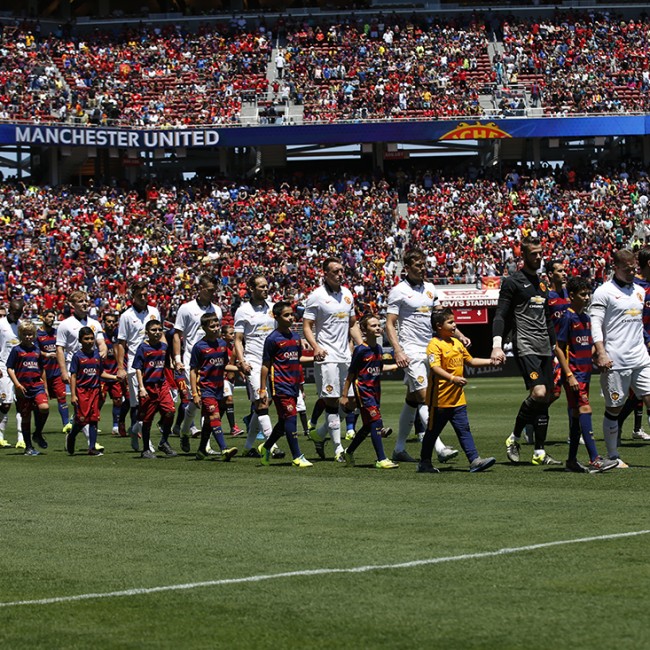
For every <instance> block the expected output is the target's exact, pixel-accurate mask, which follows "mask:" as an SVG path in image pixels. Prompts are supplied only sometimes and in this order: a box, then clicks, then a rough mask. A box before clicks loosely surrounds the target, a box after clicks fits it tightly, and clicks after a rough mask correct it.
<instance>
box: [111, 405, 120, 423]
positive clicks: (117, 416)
mask: <svg viewBox="0 0 650 650" xmlns="http://www.w3.org/2000/svg"><path fill="white" fill-rule="evenodd" d="M121 410H122V405H121V404H118V405H117V406H115V405H113V426H114V427H116V426H117V423H118V422H119V421H120V412H121Z"/></svg>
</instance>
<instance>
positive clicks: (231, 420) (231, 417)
mask: <svg viewBox="0 0 650 650" xmlns="http://www.w3.org/2000/svg"><path fill="white" fill-rule="evenodd" d="M226 417H227V418H228V426H229V427H230V430H231V431H232V430H233V429H234V428H235V405H234V404H226Z"/></svg>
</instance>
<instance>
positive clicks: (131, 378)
mask: <svg viewBox="0 0 650 650" xmlns="http://www.w3.org/2000/svg"><path fill="white" fill-rule="evenodd" d="M126 381H127V382H128V384H129V405H130V406H131V408H133V407H134V406H137V405H138V404H139V403H140V402H139V401H138V393H139V392H140V388H139V387H138V377H137V375H136V374H135V370H129V371H128V372H127V374H126Z"/></svg>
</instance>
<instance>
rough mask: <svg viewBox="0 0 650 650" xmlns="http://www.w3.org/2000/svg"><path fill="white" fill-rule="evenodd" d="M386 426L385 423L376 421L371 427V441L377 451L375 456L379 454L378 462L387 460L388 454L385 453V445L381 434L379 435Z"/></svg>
mask: <svg viewBox="0 0 650 650" xmlns="http://www.w3.org/2000/svg"><path fill="white" fill-rule="evenodd" d="M383 426H384V423H383V422H382V421H381V420H376V421H375V422H373V423H372V424H371V425H370V440H371V441H372V446H373V447H374V449H375V454H377V460H385V459H386V452H385V451H384V443H383V441H382V439H381V434H380V433H379V431H380V429H381V428H382V427H383Z"/></svg>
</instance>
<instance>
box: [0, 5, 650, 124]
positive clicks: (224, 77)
mask: <svg viewBox="0 0 650 650" xmlns="http://www.w3.org/2000/svg"><path fill="white" fill-rule="evenodd" d="M486 20H487V18H483V17H481V16H480V15H478V14H476V13H473V14H469V15H468V16H467V17H466V18H453V17H449V18H446V19H443V18H440V17H435V16H426V15H424V14H422V15H419V14H417V15H412V16H409V17H406V16H398V15H397V14H394V13H393V14H388V15H386V16H384V15H383V14H381V13H380V14H378V15H376V16H374V17H373V18H368V17H362V16H355V15H349V16H347V17H339V18H337V19H335V20H327V19H323V20H322V21H320V22H319V21H315V20H313V19H310V20H309V21H307V22H303V21H298V20H294V21H292V20H288V21H286V22H285V23H284V24H283V25H282V27H281V29H280V27H278V30H279V32H280V34H281V40H278V35H277V34H276V36H275V38H274V37H273V35H272V34H271V33H270V32H269V30H268V29H267V28H266V26H265V25H264V23H258V24H257V25H256V26H255V27H250V26H247V25H246V22H245V21H232V22H229V23H228V22H215V23H211V24H209V25H208V24H203V25H202V26H200V27H199V28H196V29H192V30H190V29H188V28H187V27H185V26H182V25H167V26H161V27H156V26H155V24H154V25H144V24H141V25H139V26H137V27H127V28H125V29H124V30H122V31H121V32H120V33H119V34H116V33H112V32H108V31H99V30H97V31H95V32H93V33H92V34H84V35H79V34H75V33H73V32H74V30H72V31H71V32H70V33H54V34H50V35H47V36H41V35H40V33H39V32H38V31H37V30H35V29H34V28H33V25H28V24H25V25H22V26H10V27H5V28H4V29H3V32H2V37H1V39H0V55H1V56H0V119H11V120H28V121H36V122H46V121H49V122H67V123H71V122H72V123H75V122H76V123H80V124H107V125H122V126H138V127H159V128H174V127H180V126H186V125H189V124H197V125H211V124H214V125H217V124H233V123H234V124H236V123H238V122H239V121H240V119H241V106H242V102H243V101H255V100H260V101H267V100H268V99H269V97H274V98H276V99H277V98H280V99H281V100H282V101H283V102H286V101H287V99H290V100H291V101H292V102H293V103H296V104H304V120H305V121H306V122H312V121H316V120H318V121H335V120H359V119H403V118H410V119H414V118H439V117H450V116H473V115H480V114H482V113H483V110H484V109H483V107H482V106H481V105H480V95H481V94H489V93H490V92H492V89H493V88H494V87H496V88H501V89H503V88H507V87H512V86H516V85H517V84H523V85H524V86H525V87H526V91H527V93H528V97H527V98H523V99H522V101H519V99H521V98H517V102H516V105H514V104H513V102H512V101H508V102H507V105H505V106H504V107H503V108H504V110H505V109H507V110H505V113H506V114H519V111H521V110H522V108H523V107H524V106H532V107H537V106H541V107H542V108H543V109H544V110H545V112H546V113H547V114H554V115H568V114H574V113H617V112H629V111H636V112H638V111H649V110H650V65H649V62H648V49H649V47H650V41H649V32H650V21H649V20H648V18H647V17H645V16H644V17H640V18H635V19H622V18H621V17H620V16H618V15H615V14H613V13H608V12H605V11H602V12H598V13H596V12H590V13H577V12H575V13H571V12H567V13H562V12H558V13H557V14H556V15H555V16H554V17H552V18H548V19H544V20H541V19H540V20H536V19H525V18H519V17H513V16H509V17H507V19H504V20H501V21H500V22H498V21H497V23H498V24H496V26H495V24H494V23H495V17H494V16H492V17H491V18H490V22H489V24H487V23H486ZM80 34H81V32H80ZM494 34H498V38H499V39H502V40H501V41H499V42H496V43H495V44H494V47H495V49H496V51H497V53H496V54H494V56H493V59H492V61H490V58H489V56H490V53H489V49H488V47H489V44H490V41H493V40H494ZM278 46H279V47H278ZM274 48H275V49H274ZM504 92H506V91H504ZM510 99H511V98H510V97H509V96H508V94H507V92H506V95H504V101H505V100H510ZM524 100H525V101H524ZM511 110H514V111H515V113H509V111H511Z"/></svg>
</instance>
